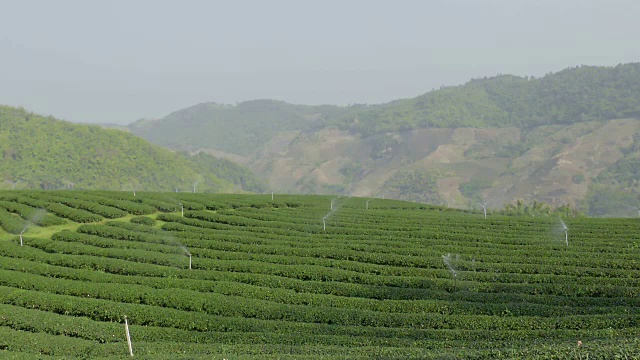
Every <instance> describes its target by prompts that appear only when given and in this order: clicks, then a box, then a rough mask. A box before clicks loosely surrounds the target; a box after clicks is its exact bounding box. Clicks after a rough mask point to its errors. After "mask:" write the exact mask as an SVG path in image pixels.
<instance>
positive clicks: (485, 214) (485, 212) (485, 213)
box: [482, 202, 487, 219]
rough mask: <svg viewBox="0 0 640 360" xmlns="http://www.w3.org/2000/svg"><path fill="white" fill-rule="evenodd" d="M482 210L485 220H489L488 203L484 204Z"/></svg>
mask: <svg viewBox="0 0 640 360" xmlns="http://www.w3.org/2000/svg"><path fill="white" fill-rule="evenodd" d="M482 210H484V218H485V219H486V218H487V203H484V202H483V203H482Z"/></svg>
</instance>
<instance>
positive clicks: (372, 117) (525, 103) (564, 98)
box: [331, 63, 640, 136]
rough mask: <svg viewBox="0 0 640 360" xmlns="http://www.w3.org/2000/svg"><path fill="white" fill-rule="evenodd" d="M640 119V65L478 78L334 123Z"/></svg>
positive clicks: (389, 126)
mask: <svg viewBox="0 0 640 360" xmlns="http://www.w3.org/2000/svg"><path fill="white" fill-rule="evenodd" d="M629 117H635V118H640V63H629V64H624V65H618V66H615V67H597V66H580V67H575V68H569V69H565V70H563V71H560V72H557V73H551V74H547V75H546V76H544V77H542V78H539V79H537V78H534V77H518V76H512V75H498V76H496V77H492V78H484V79H474V80H471V81H469V82H468V83H466V84H465V85H461V86H453V87H444V88H441V89H439V90H436V91H432V92H429V93H426V94H424V95H421V96H418V97H415V98H412V99H403V100H398V101H394V102H391V103H388V104H384V105H377V106H362V109H360V110H359V111H356V112H350V113H348V114H343V115H341V116H339V117H338V118H337V119H333V120H332V121H331V123H333V124H336V125H338V126H339V127H340V128H342V129H343V130H352V131H356V132H359V133H361V134H363V135H365V136H366V135H371V134H374V133H381V132H390V131H398V130H407V129H416V128H428V127H438V128H459V127H475V128H479V127H518V128H531V127H535V126H539V125H559V124H562V125H568V124H573V123H577V122H585V121H592V120H610V119H618V118H629Z"/></svg>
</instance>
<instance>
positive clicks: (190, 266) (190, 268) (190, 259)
mask: <svg viewBox="0 0 640 360" xmlns="http://www.w3.org/2000/svg"><path fill="white" fill-rule="evenodd" d="M189 270H191V254H189Z"/></svg>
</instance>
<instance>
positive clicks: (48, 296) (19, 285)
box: [0, 191, 640, 359]
mask: <svg viewBox="0 0 640 360" xmlns="http://www.w3.org/2000/svg"><path fill="white" fill-rule="evenodd" d="M367 200H369V201H368V202H367ZM2 209H5V212H4V213H2V212H1V211H2ZM39 209H42V210H39ZM51 209H55V210H57V212H55V211H54V210H51ZM63 210H64V211H63ZM52 213H54V214H55V215H52ZM35 214H37V215H38V216H40V217H41V218H42V219H44V218H45V217H47V218H48V220H47V221H40V222H36V221H35V220H34V217H35ZM45 214H46V216H45ZM80 214H82V215H80ZM89 218H91V220H89ZM3 219H5V220H4V221H3ZM107 219H110V220H107ZM323 220H324V221H323ZM563 220H564V224H566V226H567V228H568V230H567V234H566V235H567V239H568V240H569V241H568V243H569V245H568V246H567V244H566V242H565V232H564V228H562V227H561V225H560V224H561V223H560V219H558V218H545V217H536V218H532V217H528V218H526V217H505V216H497V215H492V216H490V217H489V218H488V219H484V217H483V215H482V214H479V213H473V212H460V211H455V210H452V209H444V208H437V207H429V206H425V205H420V204H411V203H404V202H397V201H388V200H382V199H358V198H332V197H326V196H290V195H274V199H273V200H271V195H232V194H228V195H227V194H224V195H223V194H188V193H163V194H159V193H144V192H137V193H136V194H135V196H134V194H133V193H124V192H85V191H82V192H80V191H77V192H76V191H56V192H35V191H31V192H30V191H20V192H2V193H0V226H3V227H4V225H3V224H5V223H12V222H15V223H18V222H20V224H22V225H20V226H24V225H25V224H26V226H27V227H28V228H27V230H26V231H24V233H23V238H22V240H23V244H24V246H20V242H19V239H18V237H17V236H15V235H14V236H5V237H4V240H2V241H0V314H1V315H0V333H1V334H2V335H3V337H2V338H1V339H0V355H2V352H3V351H4V352H6V353H7V354H17V353H20V354H25V356H29V355H37V354H42V355H52V356H70V357H74V356H77V357H81V356H91V357H92V358H98V357H107V358H108V357H114V358H117V357H120V356H123V355H126V354H127V349H126V344H125V338H124V331H123V330H124V329H123V325H122V321H123V318H124V316H125V315H126V316H128V318H129V321H130V324H131V334H132V337H133V346H134V352H136V356H140V355H146V356H150V357H151V358H180V357H181V356H183V357H185V358H186V357H189V358H193V357H203V358H222V357H230V356H231V357H233V356H234V355H235V356H248V357H258V358H270V357H273V358H287V357H291V358H296V357H302V358H314V357H318V358H320V357H322V358H330V357H338V358H344V357H349V358H372V357H390V358H439V357H441V356H450V357H455V358H478V359H481V358H492V359H493V358H514V357H515V358H544V357H548V358H553V357H555V358H559V357H575V356H587V355H588V356H590V357H591V358H597V357H602V358H609V357H611V356H616V355H617V356H630V355H632V354H634V352H633V351H632V349H634V346H636V345H638V340H636V339H637V338H638V335H639V334H640V310H638V309H640V272H639V271H638V270H640V263H638V261H637V259H638V255H640V249H639V247H638V245H637V243H636V241H637V240H636V237H637V234H638V230H640V224H639V223H638V222H637V221H636V220H635V219H608V220H601V219H586V218H584V219H583V218H571V219H563ZM86 222H89V223H93V224H85V225H81V224H80V223H86ZM7 226H8V227H9V225H7ZM20 226H15V225H14V228H15V229H17V228H18V227H20ZM47 226H52V227H54V229H56V230H54V231H53V232H47V231H45V229H46V227H47ZM5 229H6V228H5ZM23 229H24V227H23V228H21V229H20V231H22V230H23ZM14 233H15V230H14ZM39 233H42V234H48V235H47V236H38V235H37V234H39ZM578 340H580V341H581V343H582V345H581V346H580V347H578V346H577V345H576V343H577V341H578ZM47 342H48V343H47ZM45 344H47V345H45ZM1 349H4V350H1ZM83 352H84V353H83Z"/></svg>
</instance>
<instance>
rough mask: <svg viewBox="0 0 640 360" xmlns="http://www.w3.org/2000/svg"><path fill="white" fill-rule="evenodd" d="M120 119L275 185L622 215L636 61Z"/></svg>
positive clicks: (632, 191) (639, 89)
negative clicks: (377, 96)
mask: <svg viewBox="0 0 640 360" xmlns="http://www.w3.org/2000/svg"><path fill="white" fill-rule="evenodd" d="M381 86H383V85H381ZM128 129H129V131H131V132H132V133H133V134H135V135H138V136H140V137H143V138H145V139H147V140H149V141H151V142H153V143H156V144H158V145H161V146H164V147H168V148H171V149H175V150H181V151H188V152H191V153H208V154H212V155H215V156H217V157H222V158H226V159H229V160H231V161H234V162H235V163H237V164H241V165H244V166H247V167H249V168H250V169H251V170H252V171H254V172H255V173H256V174H257V175H258V176H259V177H260V178H262V179H264V180H265V181H266V182H267V184H268V187H269V188H270V189H272V190H275V191H286V192H297V193H332V194H341V195H354V196H380V197H382V196H387V197H393V198H399V199H404V200H412V201H421V202H429V203H439V204H443V205H445V204H446V205H448V206H455V207H464V208H478V207H480V206H481V204H483V203H486V204H487V205H488V206H490V207H494V208H495V207H502V206H504V205H505V204H510V203H513V202H515V201H517V200H521V201H524V202H535V201H538V202H545V203H548V204H551V205H555V206H560V205H567V204H569V205H571V206H579V207H582V208H583V209H585V211H588V212H591V213H594V214H599V215H603V214H611V213H612V212H617V213H618V215H620V214H622V215H624V214H629V213H634V214H635V213H636V209H637V208H636V206H637V205H636V203H637V200H638V195H637V194H638V193H639V192H638V181H637V180H636V179H637V178H638V177H637V176H635V175H640V162H639V160H638V159H640V152H639V151H638V148H639V147H640V144H639V143H638V142H639V141H640V135H639V134H640V64H639V63H629V64H620V65H618V66H614V67H598V66H578V67H573V68H567V69H564V70H562V71H559V72H556V73H549V74H547V75H545V76H543V77H540V78H534V77H518V76H512V75H500V74H499V75H497V76H495V77H490V78H479V79H472V80H471V81H469V82H467V83H466V84H463V85H460V86H451V87H442V88H440V89H434V90H433V91H430V92H427V93H425V94H423V95H420V96H417V97H415V98H411V99H400V100H396V101H392V102H389V103H386V104H378V105H368V104H352V105H350V106H332V105H323V106H306V105H293V104H288V103H285V102H282V101H276V100H266V99H264V100H253V101H247V102H243V103H239V104H237V105H224V104H216V103H203V104H198V105H195V106H192V107H189V108H186V109H183V110H179V111H176V112H174V113H172V114H169V115H168V116H166V117H164V118H162V119H156V120H144V121H138V122H134V123H132V124H130V125H129V127H128ZM611 199H614V200H611Z"/></svg>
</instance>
